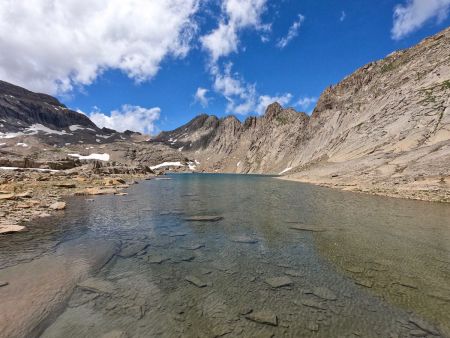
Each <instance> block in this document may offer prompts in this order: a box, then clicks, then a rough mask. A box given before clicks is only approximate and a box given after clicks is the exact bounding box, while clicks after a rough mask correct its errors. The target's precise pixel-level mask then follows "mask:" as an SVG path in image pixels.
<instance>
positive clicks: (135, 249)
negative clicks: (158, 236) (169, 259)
mask: <svg viewBox="0 0 450 338" xmlns="http://www.w3.org/2000/svg"><path fill="white" fill-rule="evenodd" d="M147 247H148V244H146V243H133V244H129V245H127V246H125V247H123V248H122V250H120V252H119V254H118V256H120V257H123V258H129V257H133V256H136V255H137V254H138V253H139V252H141V251H142V250H144V249H146V248H147Z"/></svg>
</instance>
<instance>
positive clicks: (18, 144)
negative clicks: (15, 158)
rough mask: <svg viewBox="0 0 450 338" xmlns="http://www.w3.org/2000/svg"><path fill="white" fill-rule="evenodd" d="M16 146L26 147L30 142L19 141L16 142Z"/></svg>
mask: <svg viewBox="0 0 450 338" xmlns="http://www.w3.org/2000/svg"><path fill="white" fill-rule="evenodd" d="M16 146H19V147H24V148H26V147H28V144H26V143H22V142H19V143H17V144H16Z"/></svg>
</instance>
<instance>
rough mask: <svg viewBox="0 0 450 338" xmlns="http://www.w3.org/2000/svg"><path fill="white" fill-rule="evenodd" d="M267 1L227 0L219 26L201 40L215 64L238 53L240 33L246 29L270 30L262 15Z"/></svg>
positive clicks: (224, 3)
mask: <svg viewBox="0 0 450 338" xmlns="http://www.w3.org/2000/svg"><path fill="white" fill-rule="evenodd" d="M266 1H267V0H225V1H224V2H223V4H222V12H223V13H222V14H223V17H222V18H221V20H220V22H219V25H218V27H217V28H216V29H214V30H213V31H211V32H210V33H209V34H207V35H205V36H203V37H201V38H200V41H201V44H202V47H203V48H204V49H205V50H207V51H208V52H209V53H210V55H211V58H212V61H213V62H216V61H217V60H218V59H219V58H220V57H223V56H227V55H229V54H231V53H233V52H237V50H238V46H239V37H238V34H239V31H241V30H242V29H245V28H249V27H252V28H255V29H257V30H263V31H264V30H265V31H267V30H269V29H270V25H263V24H262V23H261V15H262V14H263V13H264V11H265V9H266Z"/></svg>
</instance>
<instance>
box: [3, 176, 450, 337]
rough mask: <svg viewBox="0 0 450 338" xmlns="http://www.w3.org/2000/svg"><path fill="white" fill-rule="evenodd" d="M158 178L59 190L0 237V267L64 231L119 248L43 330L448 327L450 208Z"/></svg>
mask: <svg viewBox="0 0 450 338" xmlns="http://www.w3.org/2000/svg"><path fill="white" fill-rule="evenodd" d="M167 177H168V178H170V180H166V179H163V180H159V179H158V180H150V181H145V182H143V183H141V184H139V185H135V186H133V187H132V188H130V189H129V190H128V193H129V195H128V196H122V197H116V196H101V197H98V198H95V199H94V200H93V201H89V200H86V199H85V198H82V197H76V198H73V199H70V200H69V203H68V204H69V208H68V210H67V211H66V212H65V213H64V215H61V216H57V217H52V218H50V219H47V220H43V221H40V222H37V223H36V224H35V228H34V229H33V230H32V231H30V232H29V233H27V234H20V235H14V236H12V237H11V241H9V242H8V243H7V244H6V243H5V242H4V241H3V242H0V244H1V245H0V254H1V257H2V258H1V259H0V267H3V268H4V267H8V266H13V265H15V264H20V263H24V262H29V261H32V260H33V259H36V258H38V257H42V256H43V255H44V256H49V257H52V252H53V251H54V250H56V248H57V247H58V246H60V245H62V243H67V242H70V241H73V240H75V239H78V241H79V240H80V239H81V240H82V241H83V240H84V239H85V238H86V239H87V238H89V239H92V238H94V239H95V238H100V239H102V240H111V241H115V242H117V243H118V245H120V247H121V252H119V253H118V255H116V256H115V257H114V258H113V259H111V260H110V261H109V262H108V263H107V264H106V265H105V266H103V268H102V269H101V270H100V271H99V272H98V273H97V274H96V275H95V276H94V278H90V279H89V280H88V281H87V282H84V283H83V282H82V283H80V284H79V286H78V287H77V288H76V289H75V291H74V293H73V294H72V296H71V298H70V300H69V301H68V303H67V304H66V305H65V307H64V308H63V309H62V312H61V313H60V314H59V316H58V317H57V318H56V319H55V321H54V322H53V323H52V324H51V325H50V326H49V327H47V329H46V330H45V331H43V333H42V337H101V336H102V335H104V334H110V336H109V337H222V336H224V337H236V336H237V337H272V336H275V337H410V336H415V337H417V336H419V337H421V336H445V337H447V336H450V206H449V205H446V204H439V203H427V202H418V201H408V200H398V199H391V198H383V197H374V196H368V195H363V194H355V193H349V192H342V191H337V190H331V189H327V188H321V187H316V186H312V185H307V184H300V183H296V182H288V181H282V180H278V179H275V178H272V177H264V176H243V175H206V174H204V175H203V174H180V175H169V176H167ZM192 216H220V217H223V219H221V220H218V221H213V222H199V221H188V220H187V219H189V218H190V217H192ZM69 252H70V251H69ZM68 255H69V256H68V257H66V258H68V259H69V260H70V259H71V257H70V254H68ZM78 263H79V262H77V261H76V259H73V262H71V264H74V265H76V264H78ZM55 278H56V277H55Z"/></svg>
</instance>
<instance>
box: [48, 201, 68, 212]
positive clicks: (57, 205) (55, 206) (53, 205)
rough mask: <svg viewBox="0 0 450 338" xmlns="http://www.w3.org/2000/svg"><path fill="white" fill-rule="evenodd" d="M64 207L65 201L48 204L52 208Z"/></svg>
mask: <svg viewBox="0 0 450 338" xmlns="http://www.w3.org/2000/svg"><path fill="white" fill-rule="evenodd" d="M65 208H66V202H55V203H53V204H51V205H50V206H49V209H52V210H64V209H65Z"/></svg>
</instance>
